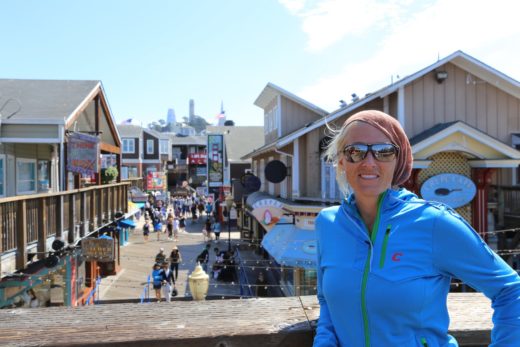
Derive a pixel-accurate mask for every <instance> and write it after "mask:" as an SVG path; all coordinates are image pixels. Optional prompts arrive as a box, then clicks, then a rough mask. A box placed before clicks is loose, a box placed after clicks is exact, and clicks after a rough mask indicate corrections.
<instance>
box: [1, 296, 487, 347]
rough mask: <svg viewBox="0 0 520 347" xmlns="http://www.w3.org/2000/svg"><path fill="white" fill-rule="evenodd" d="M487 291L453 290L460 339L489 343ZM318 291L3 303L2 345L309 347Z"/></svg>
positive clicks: (455, 330)
mask: <svg viewBox="0 0 520 347" xmlns="http://www.w3.org/2000/svg"><path fill="white" fill-rule="evenodd" d="M489 306H490V303H489V300H488V299H486V298H485V297H484V296H482V295H481V294H475V293H457V294H450V298H449V301H448V308H449V310H450V315H451V325H450V333H451V334H452V335H454V336H455V337H456V338H457V340H458V341H459V343H460V345H461V346H470V345H475V344H477V345H478V344H480V345H484V344H486V343H489V332H490V329H491V309H490V308H489ZM318 316H319V305H318V303H317V300H316V297H315V296H303V297H288V298H260V299H244V300H210V301H202V302H196V301H173V302H171V303H166V302H162V303H148V304H111V305H95V306H93V305H91V306H85V307H79V308H75V309H74V308H65V307H49V308H39V309H12V310H8V309H6V310H0V345H2V346H4V345H7V346H34V345H38V346H65V345H67V346H79V345H83V346H88V345H90V346H93V345H96V346H114V345H118V344H119V345H122V344H124V345H125V346H142V345H146V346H217V347H232V346H248V347H254V346H266V347H275V346H277V347H279V346H287V347H289V346H294V347H302V346H311V345H312V338H313V326H314V324H313V323H314V322H313V320H315V319H317V318H318Z"/></svg>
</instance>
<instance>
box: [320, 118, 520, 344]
mask: <svg viewBox="0 0 520 347" xmlns="http://www.w3.org/2000/svg"><path fill="white" fill-rule="evenodd" d="M326 157H327V158H329V160H331V161H333V163H334V166H335V167H336V179H337V182H338V185H339V186H340V187H341V188H342V191H343V192H344V193H345V194H346V192H347V191H348V190H347V187H349V189H350V191H352V192H353V193H352V194H350V195H349V196H348V198H347V199H344V200H343V201H342V204H341V205H340V206H334V207H327V208H325V209H323V210H321V212H320V213H319V215H318V217H317V218H316V224H315V225H316V239H317V240H316V241H317V255H316V259H317V268H316V273H317V289H318V290H317V291H318V293H317V295H318V301H319V304H320V317H319V320H318V325H317V329H316V335H315V337H314V347H324V346H327V347H330V346H367V347H369V346H374V347H379V346H446V347H448V346H453V347H454V346H458V343H457V341H456V340H455V338H454V337H453V336H451V335H449V334H448V333H447V332H448V326H449V314H448V309H447V297H448V292H449V290H450V284H451V280H452V277H456V278H459V279H460V280H462V281H463V282H465V283H468V284H470V285H471V286H472V287H474V288H475V289H477V290H479V291H481V292H482V293H483V294H484V295H486V296H487V297H488V298H490V299H491V301H492V307H493V309H494V314H493V329H492V331H491V345H490V346H497V347H498V346H519V345H520V277H519V276H518V273H517V272H516V271H514V270H513V269H512V268H511V267H510V266H509V265H508V264H507V263H505V262H504V261H503V260H502V258H500V256H498V255H497V254H495V253H494V252H493V251H492V250H491V249H490V248H489V247H488V246H487V245H486V243H485V242H484V241H483V240H482V239H481V238H480V236H479V235H478V234H477V232H476V231H475V230H474V229H473V228H472V227H471V226H470V225H469V223H468V222H467V221H466V220H465V219H464V218H463V217H461V216H460V215H458V214H457V212H455V211H454V210H453V209H451V208H450V207H448V206H446V205H444V204H442V203H438V202H432V201H425V200H423V199H420V198H418V197H417V196H416V195H415V194H413V193H411V192H410V191H408V190H406V189H404V188H399V186H401V185H403V184H404V183H405V182H406V181H407V180H408V178H409V177H410V174H411V171H412V164H413V158H412V149H411V146H410V142H409V141H408V138H407V137H406V134H405V132H404V130H403V128H402V127H401V125H400V123H399V122H398V121H397V119H395V118H394V117H391V116H389V115H387V114H385V113H383V112H380V111H375V110H365V111H361V112H359V113H356V114H354V115H352V116H350V117H349V118H347V120H346V121H345V123H344V125H343V126H342V128H341V129H340V130H339V132H338V133H337V135H336V136H335V137H334V138H333V140H332V141H331V142H330V144H329V147H328V149H327V152H326ZM490 323H491V322H490Z"/></svg>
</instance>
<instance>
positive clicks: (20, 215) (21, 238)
mask: <svg viewBox="0 0 520 347" xmlns="http://www.w3.org/2000/svg"><path fill="white" fill-rule="evenodd" d="M26 202H27V200H25V199H24V200H20V201H18V203H17V211H16V250H17V252H16V268H17V269H24V268H25V264H26V263H27V210H26Z"/></svg>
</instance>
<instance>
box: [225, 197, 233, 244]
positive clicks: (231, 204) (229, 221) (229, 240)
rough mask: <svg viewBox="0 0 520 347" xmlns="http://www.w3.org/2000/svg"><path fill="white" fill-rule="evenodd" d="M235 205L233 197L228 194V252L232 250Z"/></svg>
mask: <svg viewBox="0 0 520 347" xmlns="http://www.w3.org/2000/svg"><path fill="white" fill-rule="evenodd" d="M232 207H233V197H232V196H231V195H228V196H226V210H227V228H228V252H231V208H232Z"/></svg>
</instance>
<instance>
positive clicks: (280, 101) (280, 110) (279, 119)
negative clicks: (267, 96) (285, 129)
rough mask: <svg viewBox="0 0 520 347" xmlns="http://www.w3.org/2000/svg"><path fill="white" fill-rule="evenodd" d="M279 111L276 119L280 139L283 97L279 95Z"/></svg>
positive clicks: (277, 102) (277, 110) (277, 101)
mask: <svg viewBox="0 0 520 347" xmlns="http://www.w3.org/2000/svg"><path fill="white" fill-rule="evenodd" d="M276 104H277V109H276V119H277V124H276V128H277V129H278V138H280V137H282V96H281V95H278V98H277V100H276Z"/></svg>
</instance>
